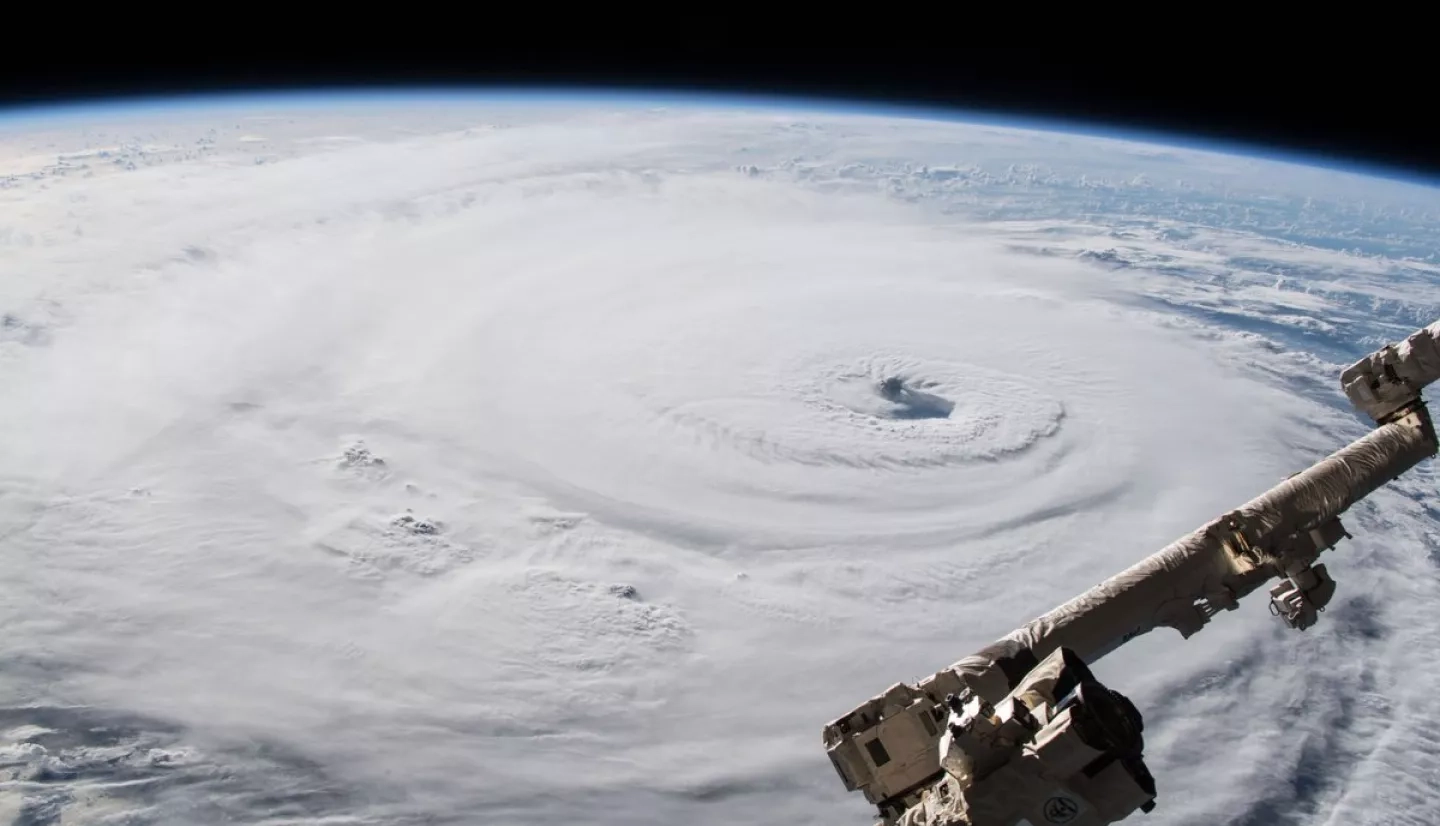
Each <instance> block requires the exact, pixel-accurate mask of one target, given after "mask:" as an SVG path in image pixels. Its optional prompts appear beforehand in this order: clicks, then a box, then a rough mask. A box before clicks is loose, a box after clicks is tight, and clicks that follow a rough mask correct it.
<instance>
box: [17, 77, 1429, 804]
mask: <svg viewBox="0 0 1440 826" xmlns="http://www.w3.org/2000/svg"><path fill="white" fill-rule="evenodd" d="M1437 251H1440V191H1437V190H1436V189H1434V188H1431V187H1429V186H1426V185H1423V184H1421V183H1414V182H1404V181H1398V180H1392V179H1386V178H1381V177H1375V176H1370V175H1366V174H1362V173H1360V172H1355V171H1342V170H1335V169H1326V168H1319V167H1311V166H1306V165H1303V164H1299V163H1292V162H1287V161H1284V160H1281V159H1269V158H1260V157H1250V156H1245V155H1239V154H1227V153H1225V152H1219V151H1213V150H1210V149H1206V148H1203V147H1200V148H1197V147H1190V146H1174V145H1161V144H1158V143H1150V142H1144V141H1140V140H1137V139H1133V138H1118V137H1104V136H1096V135H1081V134H1073V133H1066V132H1061V131H1041V130H1035V129H1031V128H1022V127H1020V126H1017V125H1013V124H1010V125H1006V124H980V123H965V122H957V121H954V120H946V119H944V118H943V117H941V116H938V115H926V114H925V113H911V114H897V113H893V112H890V113H885V112H855V111H846V110H843V109H839V108H834V107H831V108H829V109H826V108H823V107H818V106H815V107H807V106H805V105H802V104H798V103H795V104H787V105H774V104H767V103H762V102H747V101H729V102H726V101H689V102H687V101H678V102H677V101H673V100H670V101H663V100H659V99H653V100H645V99H635V98H625V99H620V98H593V97H575V98H571V99H567V98H564V97H556V96H547V97H534V98H527V97H524V96H517V95H509V96H492V97H484V96H479V95H472V96H468V97H467V96H440V95H425V94H417V95H410V96H405V95H390V96H362V97H357V98H336V97H326V96H310V97H302V98H284V99H281V98H252V99H239V100H223V101H217V100H197V101H165V102H156V103H148V104H132V105H125V106H119V105H114V106H107V107H90V108H83V107H82V108H73V109H65V110H34V111H17V112H12V113H9V114H8V115H6V116H5V117H4V119H3V120H0V571H3V589H0V630H3V635H0V822H11V823H15V824H26V826H40V824H142V823H143V824H152V823H153V824H210V823H273V824H280V823H286V824H301V823H307V824H321V823H324V824H350V823H353V824H372V823H373V824H449V823H487V824H488V823H496V824H500V823H505V824H510V823H514V824H529V823H535V824H539V823H545V824H554V823H599V824H621V823H623V824H638V823H656V824H692V825H693V826H701V825H702V824H717V826H718V825H719V824H740V823H745V824H766V823H777V824H778V823H785V824H826V825H827V826H836V824H868V823H869V822H870V818H871V814H872V810H871V808H870V807H869V806H868V805H867V804H866V803H865V802H864V801H863V799H861V798H860V797H859V795H850V794H846V793H845V791H844V789H843V787H842V786H841V784H840V780H839V778H838V777H837V776H836V774H835V772H834V769H833V768H832V767H831V766H830V764H829V762H828V761H827V759H826V757H825V755H824V752H823V749H822V747H821V743H820V729H821V727H822V726H823V725H824V724H825V723H826V722H828V721H829V720H830V719H832V718H833V717H835V716H837V715H839V714H841V713H844V712H846V711H848V710H849V709H850V708H852V707H853V706H854V705H855V704H857V703H859V702H861V701H863V700H864V699H866V698H868V697H870V696H872V695H874V694H876V693H878V692H880V691H882V690H884V689H885V688H886V687H887V686H889V685H890V684H891V683H894V682H898V681H901V680H913V679H916V678H919V677H923V676H927V675H929V674H930V673H932V672H934V671H935V670H937V669H939V668H942V667H944V666H946V665H948V664H949V663H951V662H953V661H955V660H956V659H959V658H960V657H962V656H964V655H966V654H969V653H970V652H972V651H974V650H975V649H977V648H978V647H980V646H982V645H984V644H986V643H988V642H990V641H991V640H993V639H995V638H996V637H998V636H1000V635H1002V634H1004V633H1005V632H1007V631H1009V630H1010V629H1012V628H1013V627H1015V626H1017V625H1019V624H1020V623H1022V622H1024V621H1025V620H1028V619H1030V618H1031V617H1033V616H1035V615H1037V614H1040V613H1042V612H1044V611H1046V610H1048V609H1050V608H1052V607H1054V606H1055V605H1057V604H1059V603H1060V602H1063V601H1064V600H1066V599H1068V598H1069V597H1071V596H1073V595H1075V594H1077V593H1079V592H1080V591H1082V590H1084V589H1086V588H1088V587H1090V586H1091V585H1093V584H1095V583H1096V582H1098V581H1099V580H1101V579H1103V578H1105V577H1106V576H1108V575H1110V574H1112V573H1114V572H1117V571H1119V570H1121V569H1122V568H1124V567H1126V566H1128V565H1130V564H1131V563H1133V562H1135V561H1137V560H1139V559H1140V558H1141V557H1143V556H1145V555H1147V554H1149V553H1151V552H1153V551H1154V550H1157V549H1158V548H1160V547H1162V546H1163V545H1165V544H1167V543H1168V542H1169V541H1170V540H1172V539H1173V538H1175V537H1178V536H1179V535H1181V534H1183V533H1185V532H1188V531H1190V530H1192V529H1194V528H1195V527H1197V526H1199V525H1200V524H1202V523H1204V522H1205V521H1207V520H1209V519H1210V518H1212V517H1214V516H1216V515H1218V514H1219V513H1221V512H1223V511H1225V510H1227V509H1229V508H1231V507H1233V506H1235V505H1238V504H1240V503H1241V502H1244V501H1245V500H1247V499H1249V498H1251V497H1252V496H1254V495H1256V494H1258V493H1260V492H1262V491H1263V490H1265V489H1266V488H1268V487H1270V486H1271V485H1272V484H1274V483H1275V482H1278V481H1279V480H1280V479H1282V478H1284V477H1285V476H1287V475H1289V474H1290V473H1293V472H1295V471H1298V470H1300V469H1303V468H1304V467H1306V466H1308V465H1309V464H1311V463H1312V462H1314V461H1315V460H1317V459H1319V458H1321V457H1322V456H1324V455H1326V454H1327V453H1329V452H1330V451H1332V450H1334V449H1336V448H1338V447H1340V446H1342V445H1343V444H1345V443H1347V442H1348V441H1350V440H1352V439H1354V438H1356V437H1358V436H1360V435H1361V434H1363V433H1364V432H1365V430H1366V423H1365V422H1364V421H1362V420H1361V419H1360V418H1359V417H1358V416H1357V415H1356V414H1355V413H1353V412H1352V411H1351V410H1350V409H1349V408H1348V406H1347V405H1346V403H1345V400H1344V398H1343V396H1342V395H1341V393H1340V391H1339V387H1338V381H1337V376H1338V373H1339V371H1340V370H1341V369H1342V367H1344V366H1345V365H1347V364H1349V363H1350V362H1351V361H1353V360H1354V359H1356V358H1358V357H1360V356H1362V355H1364V354H1366V353H1368V352H1370V351H1371V350H1373V349H1375V348H1376V347H1378V346H1380V345H1382V344H1384V343H1386V342H1388V341H1392V340H1395V339H1398V338H1401V337H1403V336H1405V335H1407V334H1408V333H1410V332H1412V331H1413V330H1414V329H1416V328H1418V327H1421V326H1424V325H1425V324H1428V323H1430V322H1432V321H1434V320H1436V319H1437V318H1440V261H1437V259H1436V253H1437ZM1346 524H1347V527H1348V528H1349V529H1350V532H1351V533H1352V534H1354V539H1352V540H1347V541H1345V542H1343V543H1342V545H1341V546H1340V547H1339V548H1338V549H1337V550H1336V551H1333V552H1331V553H1329V554H1327V563H1328V565H1329V567H1330V569H1331V571H1332V573H1333V574H1334V576H1335V578H1336V580H1337V581H1338V583H1339V590H1338V593H1337V595H1336V597H1335V601H1334V602H1333V603H1332V605H1331V607H1330V609H1329V610H1328V611H1327V612H1326V613H1325V614H1324V616H1323V617H1322V621H1321V624H1320V625H1319V626H1317V627H1316V628H1314V629H1312V630H1310V631H1307V632H1305V633H1304V634H1297V633H1294V632H1289V631H1286V630H1285V629H1283V628H1282V627H1280V625H1279V623H1278V621H1276V620H1274V619H1273V618H1271V617H1270V616H1268V615H1267V612H1266V605H1265V600H1264V595H1263V593H1262V594H1260V595H1257V596H1252V597H1251V598H1250V599H1249V600H1248V601H1247V602H1246V603H1245V604H1244V605H1242V607H1241V609H1240V610H1239V611H1237V612H1235V613H1231V614H1225V615H1223V616H1221V617H1219V618H1217V620H1216V621H1215V622H1213V623H1212V624H1211V625H1210V626H1209V627H1208V628H1207V629H1206V630H1205V631H1204V632H1203V633H1201V634H1200V635H1198V636H1196V637H1194V638H1192V639H1191V640H1189V641H1186V642H1184V643H1183V644H1182V643H1181V642H1180V639H1179V637H1178V635H1175V634H1174V633H1173V632H1169V631H1164V630H1162V631H1159V632H1156V633H1154V634H1151V635H1149V636H1146V637H1143V638H1141V639H1139V640H1136V641H1134V642H1132V643H1131V644H1129V645H1128V646H1126V647H1125V648H1124V649H1122V650H1121V651H1119V652H1117V653H1116V654H1114V655H1112V656H1110V657H1108V658H1106V659H1105V660H1103V661H1101V662H1100V663H1099V664H1098V665H1097V667H1096V670H1097V675H1098V676H1099V677H1100V678H1101V679H1102V680H1104V681H1106V682H1107V683H1108V684H1110V685H1111V686H1112V687H1114V688H1117V689H1118V690H1120V691H1122V692H1124V693H1126V694H1128V695H1129V696H1130V697H1131V698H1133V699H1134V701H1135V703H1136V705H1137V706H1138V707H1139V708H1140V710H1141V711H1142V712H1143V713H1144V715H1145V717H1146V722H1147V729H1146V739H1147V759H1148V762H1149V764H1150V766H1151V767H1152V769H1153V770H1154V773H1155V775H1156V778H1157V781H1158V785H1159V790H1160V791H1159V798H1158V804H1159V806H1158V808H1157V810H1156V811H1155V812H1154V813H1153V814H1150V815H1136V816H1135V817H1136V818H1138V821H1139V822H1144V823H1149V824H1155V826H1176V825H1178V824H1197V825H1198V824H1215V823H1228V824H1255V825H1256V826H1259V825H1260V824H1325V823H1345V824H1351V825H1352V826H1353V825H1355V824H1390V825H1391V826H1396V825H1398V824H1422V823H1433V822H1434V819H1435V817H1436V815H1435V809H1434V799H1433V797H1434V789H1435V788H1437V787H1440V693H1437V691H1436V679H1437V677H1440V670H1437V666H1436V663H1440V614H1437V612H1436V610H1435V606H1436V605H1440V580H1437V565H1440V495H1437V491H1436V480H1435V475H1434V469H1433V467H1432V466H1431V465H1430V464H1429V463H1426V464H1425V465H1423V466H1422V467H1420V468H1418V469H1417V470H1415V471H1414V472H1412V473H1411V474H1409V475H1407V476H1406V477H1405V478H1403V479H1401V480H1399V481H1398V482H1396V483H1394V484H1391V485H1389V486H1387V487H1386V488H1385V489H1383V490H1382V491H1380V492H1378V493H1377V494H1375V495H1374V496H1373V497H1371V498H1370V499H1369V500H1367V501H1365V502H1363V503H1361V504H1360V505H1359V506H1357V507H1356V508H1355V509H1353V511H1352V512H1351V513H1350V515H1349V516H1348V517H1347V518H1346Z"/></svg>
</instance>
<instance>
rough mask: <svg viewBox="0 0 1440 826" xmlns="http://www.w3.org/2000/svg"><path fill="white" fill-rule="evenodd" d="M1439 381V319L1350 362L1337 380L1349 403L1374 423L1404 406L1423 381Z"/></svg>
mask: <svg viewBox="0 0 1440 826" xmlns="http://www.w3.org/2000/svg"><path fill="white" fill-rule="evenodd" d="M1434 381H1440V321H1437V322H1435V323H1434V324H1431V325H1430V326H1429V327H1425V328H1423V329H1420V330H1417V331H1416V332H1414V333H1412V334H1411V335H1410V337H1409V338H1406V339H1405V340H1404V341H1402V342H1400V343H1398V344H1388V345H1386V346H1385V347H1382V348H1380V349H1379V350H1376V351H1375V352H1373V353H1371V354H1370V355H1368V356H1366V357H1365V358H1363V359H1360V360H1359V361H1357V362H1355V363H1354V364H1352V365H1350V367H1349V368H1347V369H1346V370H1345V372H1343V373H1341V374H1340V384H1341V386H1343V387H1344V388H1345V395H1346V396H1348V397H1349V398H1350V403H1351V404H1353V405H1355V407H1356V408H1357V409H1358V410H1360V411H1362V412H1363V413H1365V414H1366V415H1368V416H1369V417H1370V418H1372V419H1374V420H1375V422H1376V424H1384V423H1385V422H1386V421H1387V420H1389V419H1390V418H1392V417H1393V416H1395V415H1396V414H1397V413H1401V412H1403V411H1405V410H1406V409H1408V408H1409V407H1410V406H1411V405H1413V404H1414V403H1415V402H1417V401H1419V399H1420V391H1421V390H1422V389H1423V388H1424V387H1425V385H1427V384H1430V383H1431V382H1434Z"/></svg>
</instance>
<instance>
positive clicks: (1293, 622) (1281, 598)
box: [1270, 565, 1335, 631]
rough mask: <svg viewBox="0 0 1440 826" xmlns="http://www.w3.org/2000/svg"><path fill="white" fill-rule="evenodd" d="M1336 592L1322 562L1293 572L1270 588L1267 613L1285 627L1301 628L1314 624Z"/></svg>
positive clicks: (1333, 583)
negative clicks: (1278, 619) (1268, 610)
mask: <svg viewBox="0 0 1440 826" xmlns="http://www.w3.org/2000/svg"><path fill="white" fill-rule="evenodd" d="M1334 595H1335V580H1333V579H1331V578H1330V574H1329V573H1328V572H1326V570H1325V566H1324V565H1316V566H1315V567H1313V568H1311V567H1306V568H1303V569H1301V570H1299V571H1296V572H1294V573H1292V574H1291V575H1290V576H1288V577H1286V578H1285V579H1283V580H1281V581H1280V582H1279V584H1277V585H1276V586H1275V587H1274V588H1271V589H1270V613H1271V614H1273V615H1274V616H1277V617H1279V618H1280V619H1281V620H1282V621H1283V622H1284V623H1285V625H1286V626H1288V627H1290V628H1294V629H1295V630H1297V631H1304V630H1305V629H1307V628H1309V627H1310V626H1312V625H1314V624H1315V622H1316V620H1318V619H1319V618H1320V613H1321V612H1323V611H1324V610H1325V606H1326V605H1327V604H1328V603H1329V602H1330V598H1331V597H1332V596H1334Z"/></svg>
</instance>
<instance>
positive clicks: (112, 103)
mask: <svg viewBox="0 0 1440 826" xmlns="http://www.w3.org/2000/svg"><path fill="white" fill-rule="evenodd" d="M490 103H494V104H504V105H506V106H530V105H534V106H554V105H557V104H564V105H575V104H589V105H604V106H610V107H633V108H637V109H655V108H674V109H700V108H703V109H708V110H712V111H713V110H715V109H721V110H735V111H749V112H755V111H762V112H763V111H774V112H776V113H777V114H778V113H784V114H792V115H793V114H799V113H802V112H806V111H808V112H823V113H826V114H832V115H859V116H870V117H890V118H908V119H912V120H926V121H938V122H944V123H967V124H976V125H983V126H995V127H1003V128H1010V129H1029V130H1035V131H1040V132H1050V133H1057V134H1066V135H1075V136H1084V137H1092V138H1101V139H1108V140H1118V141H1129V142H1133V143H1144V144H1150V145H1158V146H1167V147H1172V148H1175V149H1183V150H1191V151H1199V152H1212V153H1215V154H1220V155H1229V156H1238V157H1247V158H1253V159H1256V160H1265V161H1271V162H1275V163H1283V164H1294V165H1299V166H1306V167H1311V168H1320V169H1326V170H1331V171H1334V172H1341V173H1348V174H1352V175H1361V176H1365V177H1375V178H1386V179H1389V180H1395V181H1400V182H1403V183H1408V184H1413V185H1417V186H1424V187H1437V186H1440V176H1434V175H1430V174H1428V173H1420V172H1416V171H1415V170H1410V169H1403V168H1400V167H1396V166H1387V165H1384V164H1379V163H1369V162H1364V161H1356V160H1352V159H1348V158H1340V157H1333V156H1328V155H1322V154H1320V153H1316V152H1306V151H1300V150H1276V149H1271V148H1268V147H1265V146H1261V145H1257V144H1247V143H1241V142H1230V141H1223V140H1217V139H1210V138H1203V137H1197V136H1194V135H1185V134H1180V133H1173V132H1162V131H1150V130H1144V129H1135V128H1128V127H1115V126H1112V125H1107V124H1105V123H1103V122H1100V121H1086V120H1082V119H1069V120H1067V119H1062V118H1051V117H1044V116H1038V115H1035V116H1023V115H1015V114H1012V113H999V112H994V111H986V110H982V109H959V108H947V107H944V106H939V105H929V106H926V105H916V104H903V103H895V104H888V103H877V102H874V101H857V100H850V99H844V98H816V97H798V96H796V97H787V96H784V95H778V94H739V93H723V92H711V91H677V90H673V89H656V90H649V91H637V90H628V89H610V90H599V89H594V88H585V87H564V86H549V87H538V86H537V87H526V86H494V87H485V86H472V87H423V86H422V87H379V88H372V89H355V88H338V89H334V88H312V89H292V90H283V91H253V92H223V93H205V94H193V95H172V96H165V97H154V96H134V97H110V98H100V99H89V100H79V101H69V102H64V103H46V104H34V105H26V106H17V107H11V108H9V109H8V110H7V109H3V108H0V129H5V128H16V127H24V128H31V127H33V126H34V125H35V124H36V122H37V121H44V122H47V123H57V122H64V121H76V122H78V123H77V125H82V124H84V125H88V124H93V123H94V122H95V121H96V119H97V118H105V117H125V118H131V117H136V116H145V115H154V116H164V115H174V114H176V113H177V110H183V111H184V113H185V114H187V115H193V114H196V113H203V112H205V111H207V110H208V111H214V112H216V113H222V112H226V111H229V110H235V109H242V108H253V107H256V106H263V107H266V108H267V109H279V110H300V111H310V110H314V109H315V108H316V107H317V105H319V106H325V107H329V108H331V109H344V108H373V107H376V106H380V105H388V106H411V107H413V106H417V105H419V106H438V105H457V104H463V105H467V106H474V105H476V104H490Z"/></svg>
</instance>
